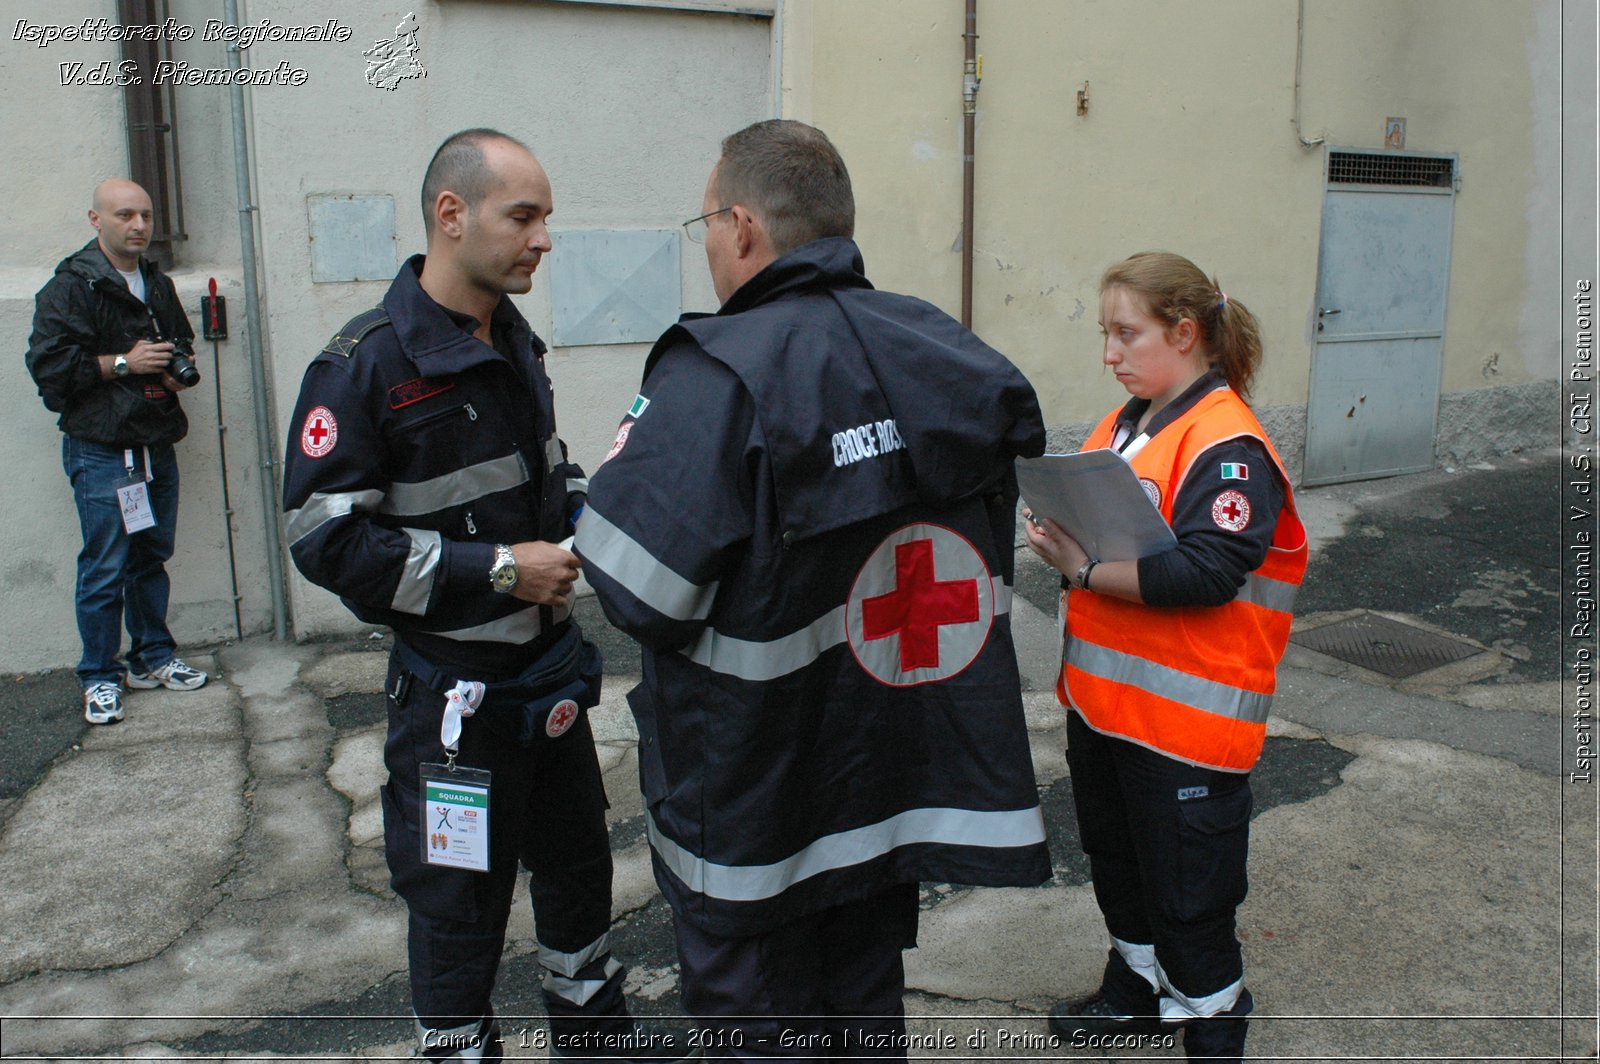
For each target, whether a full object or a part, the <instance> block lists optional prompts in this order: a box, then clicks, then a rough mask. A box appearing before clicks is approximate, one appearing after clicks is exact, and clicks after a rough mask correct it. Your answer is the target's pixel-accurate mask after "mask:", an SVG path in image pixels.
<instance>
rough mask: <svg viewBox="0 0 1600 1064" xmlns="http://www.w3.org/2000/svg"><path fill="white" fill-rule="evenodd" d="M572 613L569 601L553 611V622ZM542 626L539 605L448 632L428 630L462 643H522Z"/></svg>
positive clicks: (541, 629) (539, 630)
mask: <svg viewBox="0 0 1600 1064" xmlns="http://www.w3.org/2000/svg"><path fill="white" fill-rule="evenodd" d="M571 615H572V605H571V603H570V602H569V603H568V604H567V605H565V606H562V607H561V608H560V609H558V610H556V611H555V617H554V622H555V623H560V622H561V621H564V620H566V619H567V618H568V617H570V616H571ZM543 630H544V628H543V626H542V625H541V624H540V623H539V607H538V606H529V607H528V608H527V609H525V610H518V611H517V612H516V613H509V614H507V615H506V616H504V617H497V618H495V619H494V620H492V621H486V622H485V623H483V624H479V625H474V626H473V627H471V628H457V629H455V630H454V631H450V632H429V633H428V634H429V635H436V636H440V637H442V638H444V639H455V640H459V641H460V642H463V643H512V644H522V643H526V642H528V640H530V639H533V638H534V637H535V636H537V635H538V634H539V633H540V632H541V631H543Z"/></svg>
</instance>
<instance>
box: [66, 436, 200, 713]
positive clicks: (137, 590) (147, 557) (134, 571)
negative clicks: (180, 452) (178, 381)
mask: <svg viewBox="0 0 1600 1064" xmlns="http://www.w3.org/2000/svg"><path fill="white" fill-rule="evenodd" d="M61 465H62V467H63V468H64V469H65V470H66V472H67V479H68V480H70V481H72V499H73V501H74V502H76V503H77V504H78V524H79V526H80V528H81V529H82V531H83V550H82V551H80V552H79V553H78V583H77V592H76V594H77V612H78V635H79V636H80V637H81V638H82V640H83V659H82V660H81V661H79V662H78V681H79V682H80V683H81V684H82V685H83V686H84V687H88V686H89V685H91V684H96V683H117V682H118V681H120V680H121V679H122V673H123V668H122V666H121V665H120V664H119V663H118V662H117V651H118V649H120V648H121V645H122V624H123V620H124V618H126V620H127V625H128V635H129V636H130V637H132V640H133V643H132V646H131V648H130V649H129V651H128V665H129V666H130V667H132V668H134V669H136V670H138V671H139V672H149V671H150V670H151V669H155V668H159V667H160V666H162V665H165V664H166V663H167V662H169V661H171V660H172V657H173V650H174V647H175V644H174V643H173V640H172V633H171V632H170V631H168V630H167V600H168V598H169V596H170V594H171V586H172V585H171V582H170V581H169V580H168V579H167V569H166V562H167V559H168V558H171V557H172V550H173V543H174V537H175V533H176V529H177V524H178V458H177V455H176V454H175V453H174V452H173V449H172V445H171V444H164V445H162V446H159V447H151V448H150V472H152V473H154V474H155V479H154V480H151V481H149V482H147V483H146V485H145V488H146V490H147V491H148V492H149V493H150V509H151V512H152V513H154V514H155V518H156V523H155V527H154V528H147V529H145V530H144V531H142V532H135V533H133V534H132V535H129V534H128V533H127V532H126V531H125V530H124V529H123V527H122V508H121V507H120V506H119V505H118V502H117V488H118V487H120V486H121V485H122V484H125V483H126V482H127V477H128V470H127V465H126V463H125V461H124V458H123V450H122V448H120V447H108V446H106V445H105V444H101V443H90V442H89V441H87V440H76V439H73V438H72V437H71V436H64V437H62V442H61ZM133 467H134V471H135V473H139V474H142V473H144V471H145V451H144V448H142V447H135V448H133Z"/></svg>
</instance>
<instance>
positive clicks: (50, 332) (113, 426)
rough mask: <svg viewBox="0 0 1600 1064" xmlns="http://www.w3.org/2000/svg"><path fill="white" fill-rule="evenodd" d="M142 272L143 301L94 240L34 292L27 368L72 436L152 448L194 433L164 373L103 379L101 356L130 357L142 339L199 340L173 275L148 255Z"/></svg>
mask: <svg viewBox="0 0 1600 1064" xmlns="http://www.w3.org/2000/svg"><path fill="white" fill-rule="evenodd" d="M139 269H140V270H141V271H143V273H144V286H145V300H146V302H143V303H141V302H140V301H139V299H138V297H136V296H135V295H134V294H133V293H132V292H130V291H129V290H128V283H127V282H126V281H124V280H123V279H122V275H121V274H119V273H117V271H116V270H115V269H114V268H113V267H112V265H111V262H110V260H108V259H107V258H106V256H105V252H103V251H101V250H100V244H99V241H98V239H96V240H91V241H89V242H88V243H87V244H85V245H84V246H83V247H82V248H80V249H79V250H78V251H76V252H74V253H73V254H71V255H68V256H67V257H66V258H64V259H62V260H61V262H60V263H59V264H58V265H57V266H56V272H55V276H54V277H52V278H50V280H49V282H48V283H47V284H46V285H45V286H44V287H43V288H41V289H39V294H38V295H37V296H35V297H34V310H33V334H32V335H31V336H29V338H28V372H29V373H31V374H32V375H33V381H34V383H35V384H36V385H38V387H39V395H40V396H41V397H43V399H44V405H45V406H47V407H49V408H50V409H51V410H54V411H55V412H56V413H58V414H60V415H61V417H60V418H59V419H58V420H57V422H56V424H57V425H58V426H59V427H60V429H61V431H62V432H64V433H66V434H67V435H68V436H71V437H73V438H75V439H79V440H88V441H91V442H93V443H101V444H105V445H107V446H109V447H148V446H154V445H156V444H163V443H176V442H178V441H179V440H181V439H183V437H184V435H185V434H186V433H187V432H188V431H189V421H188V418H187V417H185V416H184V413H183V408H182V407H181V406H179V405H178V397H177V396H176V395H174V394H173V393H172V392H171V391H169V390H168V389H167V388H166V387H165V386H164V385H163V384H162V383H161V375H160V374H159V373H136V374H130V375H128V376H126V377H121V378H116V379H113V380H104V379H102V377H101V376H100V366H99V363H98V362H97V359H98V357H99V356H100V355H120V354H126V353H127V352H128V351H129V350H130V349H132V347H133V345H134V344H135V343H136V342H138V341H139V340H152V341H156V340H169V341H173V340H178V341H186V342H189V343H191V344H192V342H193V340H194V329H192V328H190V326H189V318H188V316H187V315H185V314H184V312H183V306H182V305H181V304H180V303H179V302H178V293H177V291H176V290H175V289H174V288H173V286H172V281H171V279H170V278H168V277H167V275H166V274H164V273H162V272H161V271H160V270H159V269H157V268H156V265H155V264H154V263H152V262H150V261H149V260H148V259H143V258H141V259H140V260H139Z"/></svg>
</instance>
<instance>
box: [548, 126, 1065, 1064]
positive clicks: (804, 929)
mask: <svg viewBox="0 0 1600 1064" xmlns="http://www.w3.org/2000/svg"><path fill="white" fill-rule="evenodd" d="M702 209H703V212H704V213H703V214H702V215H701V217H699V218H696V219H694V220H693V221H691V222H688V223H685V224H686V226H687V228H688V232H689V237H690V239H692V240H697V241H700V242H703V243H704V245H705V251H706V260H707V264H708V265H709V267H710V270H711V279H712V283H713V286H714V287H715V289H716V293H717V297H718V298H719V299H720V300H721V301H722V308H721V309H720V310H719V311H718V312H717V313H716V314H714V315H693V316H686V317H685V319H684V320H683V321H681V322H680V323H679V324H677V325H675V326H673V327H672V328H670V329H668V330H667V331H666V333H665V334H664V335H663V336H662V337H661V339H660V340H658V341H657V343H656V346H655V349H654V350H653V351H652V352H651V354H650V357H649V359H648V361H647V362H646V365H645V373H644V383H643V385H642V386H641V388H640V394H639V396H638V398H636V399H635V400H634V402H633V405H632V407H631V408H630V409H629V411H628V416H627V418H626V419H625V420H624V422H623V425H622V428H621V429H620V431H619V432H618V434H617V439H616V442H615V443H614V444H613V445H612V448H611V457H610V458H609V459H608V460H607V462H606V463H605V464H604V466H603V467H602V468H600V469H599V470H597V471H596V472H595V474H594V477H593V480H592V483H591V485H590V493H589V496H588V500H589V506H588V509H587V510H586V511H585V513H584V516H583V521H582V523H581V524H580V526H579V529H578V535H577V541H576V544H575V547H576V550H577V553H578V556H579V557H580V558H581V559H582V560H583V563H584V566H585V572H586V573H587V575H588V578H589V581H590V583H591V584H593V586H594V588H595V591H596V593H597V594H598V595H599V597H600V602H601V604H602V605H603V606H604V608H605V611H606V615H607V616H608V617H609V618H610V619H611V621H612V623H613V624H615V625H616V626H617V627H619V628H621V629H622V630H623V631H625V632H627V633H628V634H629V635H631V636H633V637H634V638H635V639H637V640H638V641H639V643H640V644H641V645H642V647H643V665H644V669H643V672H644V676H643V682H642V683H641V684H640V685H639V686H638V687H637V688H635V689H634V690H633V691H632V692H631V693H630V694H629V696H628V701H629V704H630V706H631V707H632V709H633V712H634V716H635V719H636V720H637V721H638V725H639V737H640V741H639V773H640V780H641V783H642V785H643V791H644V799H645V815H646V835H647V837H648V838H649V840H650V847H651V851H652V855H653V858H654V868H655V875H656V882H657V883H658V884H659V885H660V887H661V890H662V892H663V893H664V894H665V895H666V897H667V900H668V902H669V903H670V904H671V906H672V916H673V924H674V928H675V930H676V933H677V942H678V956H679V959H680V961H681V963H682V974H683V1003H684V1008H685V1010H686V1011H688V1012H689V1013H690V1014H691V1015H693V1016H694V1017H696V1019H697V1020H699V1021H700V1022H703V1023H704V1024H705V1028H704V1030H705V1031H706V1032H707V1033H708V1038H707V1039H706V1041H705V1045H706V1047H707V1050H708V1052H707V1056H708V1057H710V1058H713V1059H721V1058H722V1057H723V1056H724V1055H726V1056H728V1057H735V1058H743V1057H745V1056H747V1055H748V1056H751V1057H755V1056H767V1055H775V1056H788V1055H793V1056H805V1057H807V1058H808V1059H809V1058H812V1057H816V1058H822V1059H835V1060H837V1059H841V1058H843V1057H848V1056H872V1057H874V1058H877V1059H890V1058H902V1059H903V1058H904V1057H905V1056H906V1054H907V1049H908V1046H909V1043H908V1040H907V1038H906V1031H905V1025H904V1017H903V1011H902V1010H903V1006H902V1004H901V998H902V996H903V994H904V991H905V971H904V967H903V964H902V960H901V952H902V950H904V949H906V948H908V947H909V946H911V945H913V944H915V940H916V929H917V893H918V888H917V884H918V882H919V881H921V880H929V881H933V882H950V883H963V884H976V885H986V886H1033V885H1036V884H1038V883H1041V882H1043V881H1044V880H1046V879H1048V878H1049V877H1050V860H1049V854H1048V853H1047V851H1046V848H1045V831H1044V821H1043V817H1042V815H1041V812H1040V808H1039V797H1038V792H1037V790H1036V789H1035V787H1034V778H1033V765H1032V761H1031V758H1030V754H1029V750H1028V734H1027V726H1026V723H1025V721H1024V718H1023V713H1022V696H1021V686H1020V679H1019V676H1018V673H1017V661H1016V651H1015V648H1014V647H1013V645H1012V642H1011V630H1010V604H1011V585H1012V553H1013V552H1012V543H1013V530H1012V529H1013V520H1014V518H1013V514H1014V512H1015V509H1014V508H1015V505H1016V498H1017V489H1016V482H1015V477H1014V475H1013V473H1012V459H1013V458H1014V457H1015V456H1017V455H1033V454H1038V453H1039V452H1040V451H1042V450H1043V449H1044V439H1045V434H1044V423H1043V421H1042V419H1041V417H1040V413H1039V404H1038V400H1037V399H1036V397H1035V395H1034V391H1033V388H1032V386H1031V385H1029V384H1028V382H1027V380H1026V379H1025V378H1024V377H1023V375H1022V374H1021V372H1020V371H1018V370H1017V368H1016V367H1015V366H1013V365H1012V364H1011V363H1010V362H1008V361H1007V360H1006V359H1005V358H1004V356H1002V355H1001V354H1000V353H999V352H997V351H995V350H993V349H992V348H990V347H988V346H987V345H985V344H984V343H983V342H982V341H981V340H979V339H978V338H977V337H976V336H974V335H973V334H972V333H971V332H969V331H968V330H967V329H964V328H962V326H961V324H960V323H959V322H957V321H955V320H953V319H952V318H950V317H949V315H947V314H944V313H943V312H942V311H940V310H939V309H938V308H936V307H933V306H931V305H930V304H928V303H925V302H923V301H922V300H919V299H913V298H911V297H908V296H902V295H896V294H893V293H890V292H882V291H878V290H876V289H874V288H873V286H872V285H871V283H870V282H869V281H868V280H867V277H866V274H865V269H864V267H863V264H862V260H861V253H860V250H859V249H858V248H857V247H856V245H855V243H854V241H853V240H852V239H851V235H852V233H853V231H854V227H855V201H854V195H853V193H852V191H851V187H850V178H849V174H848V173H847V172H846V170H845V165H844V161H843V160H842V159H841V158H840V157H839V153H838V152H837V151H836V150H835V149H834V147H833V145H832V144H831V143H830V142H829V141H828V138H827V137H825V136H824V135H823V134H822V133H821V131H819V130H816V129H813V128H812V127H810V126H807V125H803V124H801V123H799V122H790V121H771V122H761V123H757V124H756V125H753V126H750V127H748V128H747V129H744V130H741V131H740V132H738V133H735V134H734V135H733V136H731V137H728V138H727V139H726V140H724V141H723V143H722V157H721V160H720V161H719V162H718V164H717V166H716V167H715V169H713V171H712V175H711V178H710V180H709V181H708V182H707V185H706V191H705V198H704V201H703V208H702Z"/></svg>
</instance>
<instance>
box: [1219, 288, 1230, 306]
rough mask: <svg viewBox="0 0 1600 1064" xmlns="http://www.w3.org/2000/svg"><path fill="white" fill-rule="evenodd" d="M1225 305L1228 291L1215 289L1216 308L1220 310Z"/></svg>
mask: <svg viewBox="0 0 1600 1064" xmlns="http://www.w3.org/2000/svg"><path fill="white" fill-rule="evenodd" d="M1227 305H1228V293H1226V292H1224V291H1223V290H1222V289H1220V288H1219V289H1217V309H1218V310H1221V309H1222V308H1223V307H1225V306H1227Z"/></svg>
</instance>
